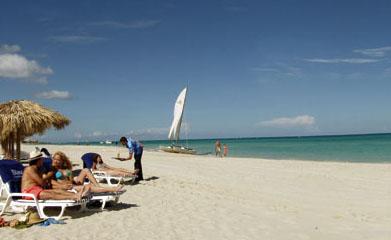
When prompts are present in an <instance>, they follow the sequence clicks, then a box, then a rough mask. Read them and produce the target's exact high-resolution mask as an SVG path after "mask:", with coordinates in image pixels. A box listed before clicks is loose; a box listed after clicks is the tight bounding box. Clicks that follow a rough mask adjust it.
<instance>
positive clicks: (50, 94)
mask: <svg viewBox="0 0 391 240" xmlns="http://www.w3.org/2000/svg"><path fill="white" fill-rule="evenodd" d="M35 96H36V97H37V98H43V99H61V100H68V99H71V98H72V95H71V94H70V93H69V92H68V91H57V90H51V91H47V92H41V93H37V94H36V95H35Z"/></svg>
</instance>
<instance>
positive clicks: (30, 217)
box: [26, 212, 45, 225]
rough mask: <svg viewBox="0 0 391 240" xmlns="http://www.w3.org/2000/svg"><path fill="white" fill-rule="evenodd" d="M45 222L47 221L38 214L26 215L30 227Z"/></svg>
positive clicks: (30, 213)
mask: <svg viewBox="0 0 391 240" xmlns="http://www.w3.org/2000/svg"><path fill="white" fill-rule="evenodd" d="M43 221H45V219H42V218H40V217H39V214H38V213H37V212H28V213H27V215H26V224H28V225H33V224H36V223H41V222H43Z"/></svg>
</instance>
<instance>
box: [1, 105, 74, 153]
mask: <svg viewBox="0 0 391 240" xmlns="http://www.w3.org/2000/svg"><path fill="white" fill-rule="evenodd" d="M69 123H70V120H69V119H68V118H66V117H65V116H63V115H62V114H60V113H58V112H55V111H52V110H50V109H48V108H46V107H43V106H41V105H39V104H37V103H34V102H31V101H27V100H13V101H9V102H7V103H3V104H0V142H1V147H2V148H3V149H4V151H5V153H6V156H7V157H11V158H14V157H15V148H14V144H15V143H16V158H17V159H20V142H21V141H22V140H23V139H24V138H26V137H29V136H32V135H34V134H36V133H38V134H43V133H44V132H45V130H46V129H48V128H51V127H54V128H56V129H62V128H64V127H65V126H67V125H68V124H69Z"/></svg>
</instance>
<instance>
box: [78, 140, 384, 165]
mask: <svg viewBox="0 0 391 240" xmlns="http://www.w3.org/2000/svg"><path fill="white" fill-rule="evenodd" d="M219 140H220V141H221V142H222V144H227V145H228V148H229V154H228V155H229V156H231V157H252V158H267V159H276V160H278V159H293V160H294V159H299V160H315V161H342V162H369V163H383V162H388V163H391V133H387V134H365V135H339V136H311V137H273V138H229V139H219ZM215 141H216V139H197V140H188V141H181V144H182V145H188V146H189V147H191V148H194V149H196V150H197V152H198V153H199V154H206V155H207V154H214V143H215ZM142 143H143V144H144V146H145V149H149V150H156V149H158V148H159V146H168V145H169V144H170V142H169V141H163V140H159V141H142ZM85 144H93V145H99V143H96V142H90V143H85ZM113 146H115V144H113Z"/></svg>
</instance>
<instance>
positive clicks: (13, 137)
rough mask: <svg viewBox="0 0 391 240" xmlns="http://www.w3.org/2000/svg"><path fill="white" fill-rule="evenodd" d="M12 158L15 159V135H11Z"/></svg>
mask: <svg viewBox="0 0 391 240" xmlns="http://www.w3.org/2000/svg"><path fill="white" fill-rule="evenodd" d="M11 157H12V159H14V158H15V136H14V134H12V135H11Z"/></svg>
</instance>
